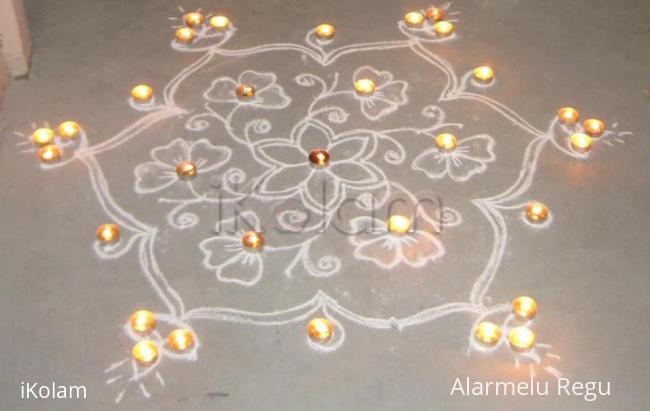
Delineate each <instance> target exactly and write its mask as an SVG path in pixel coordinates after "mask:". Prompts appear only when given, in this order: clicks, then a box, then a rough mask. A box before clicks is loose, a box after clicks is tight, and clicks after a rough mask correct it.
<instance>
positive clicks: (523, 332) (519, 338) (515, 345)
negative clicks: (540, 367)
mask: <svg viewBox="0 0 650 411" xmlns="http://www.w3.org/2000/svg"><path fill="white" fill-rule="evenodd" d="M508 342H510V347H511V348H512V349H513V350H515V351H519V352H526V351H528V350H530V349H531V348H533V346H534V345H535V333H533V332H532V331H531V330H530V328H528V327H515V328H511V329H510V331H509V332H508Z"/></svg>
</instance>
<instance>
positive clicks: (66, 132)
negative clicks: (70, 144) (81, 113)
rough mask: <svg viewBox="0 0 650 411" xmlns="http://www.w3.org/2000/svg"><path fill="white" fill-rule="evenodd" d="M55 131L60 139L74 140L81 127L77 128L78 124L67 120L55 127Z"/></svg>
mask: <svg viewBox="0 0 650 411" xmlns="http://www.w3.org/2000/svg"><path fill="white" fill-rule="evenodd" d="M56 131H57V134H58V135H59V136H60V137H61V138H65V139H68V140H74V139H75V138H77V136H78V135H79V132H80V131H81V127H79V124H78V123H76V122H74V121H69V120H68V121H64V122H63V123H61V124H59V127H57V129H56Z"/></svg>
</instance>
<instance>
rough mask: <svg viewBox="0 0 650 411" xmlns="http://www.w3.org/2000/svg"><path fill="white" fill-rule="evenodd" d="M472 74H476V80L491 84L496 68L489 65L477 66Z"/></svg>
mask: <svg viewBox="0 0 650 411" xmlns="http://www.w3.org/2000/svg"><path fill="white" fill-rule="evenodd" d="M472 74H473V75H474V80H476V81H478V82H479V83H481V84H489V83H491V82H492V80H494V70H492V68H491V67H489V66H480V67H476V68H475V69H474V71H472Z"/></svg>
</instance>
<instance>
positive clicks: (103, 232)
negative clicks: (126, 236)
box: [95, 223, 120, 244]
mask: <svg viewBox="0 0 650 411" xmlns="http://www.w3.org/2000/svg"><path fill="white" fill-rule="evenodd" d="M95 236H96V237H97V241H99V242H100V243H103V244H108V243H114V242H116V241H117V240H119V239H120V228H119V227H118V226H117V224H111V223H108V224H102V225H100V226H99V227H98V228H97V232H96V233H95Z"/></svg>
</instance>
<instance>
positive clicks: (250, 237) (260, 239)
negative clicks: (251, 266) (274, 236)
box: [241, 231, 264, 250]
mask: <svg viewBox="0 0 650 411" xmlns="http://www.w3.org/2000/svg"><path fill="white" fill-rule="evenodd" d="M241 242H242V244H243V245H244V247H246V248H248V249H249V250H259V249H260V248H262V247H263V246H264V234H262V233H260V232H257V231H246V232H245V233H244V235H243V236H242V239H241Z"/></svg>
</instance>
